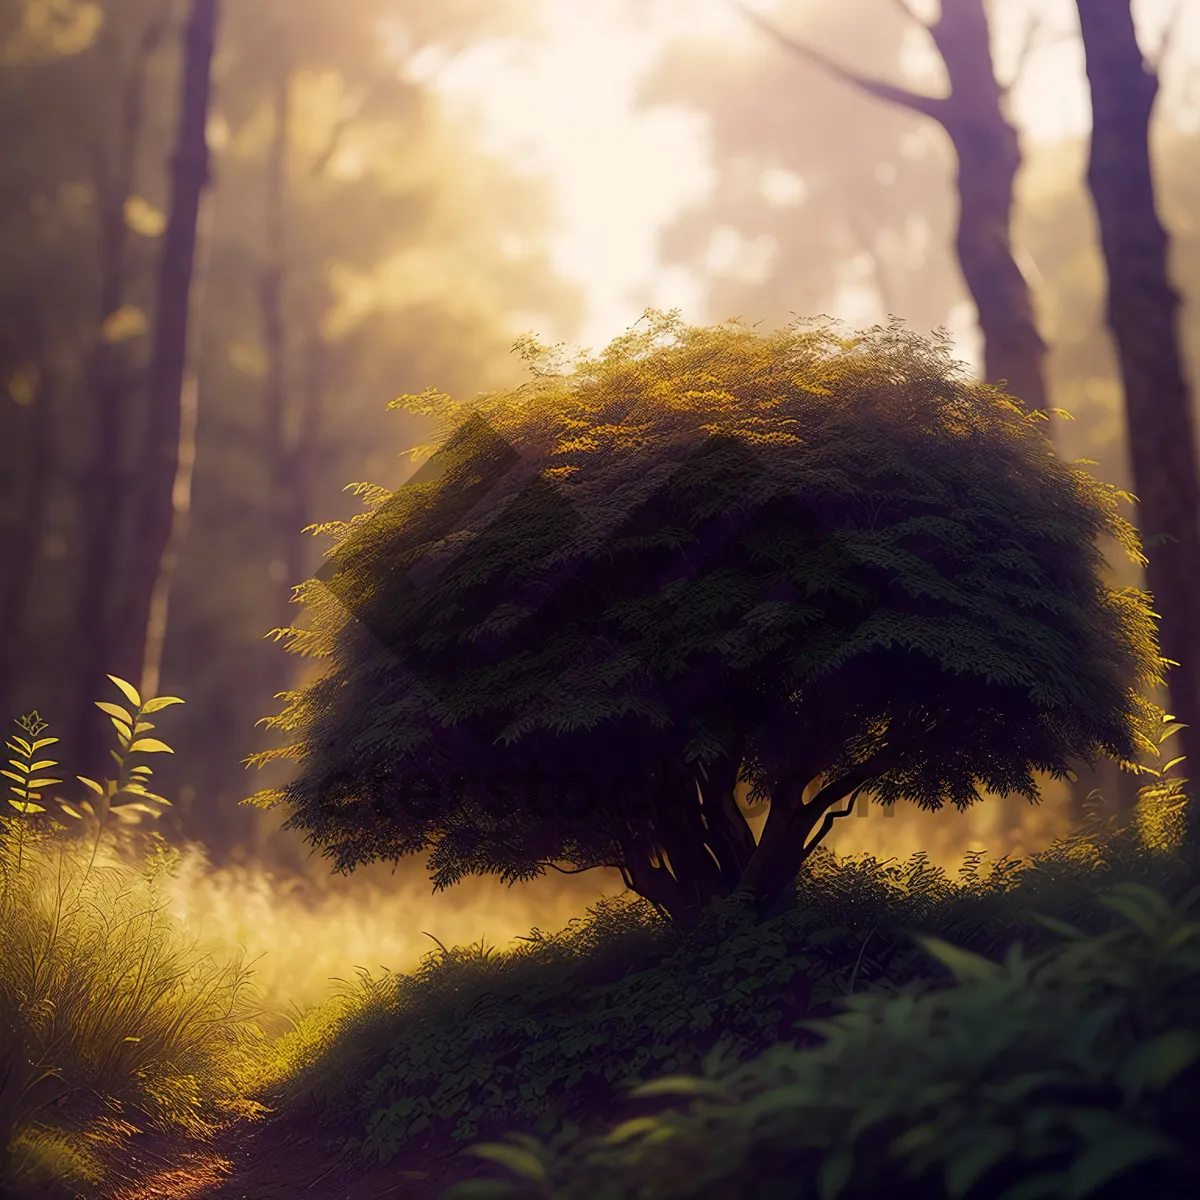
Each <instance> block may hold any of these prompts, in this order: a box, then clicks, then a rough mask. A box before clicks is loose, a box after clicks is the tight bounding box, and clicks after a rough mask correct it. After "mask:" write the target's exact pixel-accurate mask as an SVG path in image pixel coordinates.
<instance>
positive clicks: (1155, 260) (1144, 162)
mask: <svg viewBox="0 0 1200 1200" xmlns="http://www.w3.org/2000/svg"><path fill="white" fill-rule="evenodd" d="M1077 7H1078V9H1079V24H1080V29H1081V32H1082V34H1083V48H1084V56H1085V62H1086V67H1087V76H1088V82H1089V85H1090V88H1091V95H1092V138H1091V153H1090V157H1089V161H1088V172H1087V180H1088V187H1089V189H1090V190H1091V193H1092V200H1093V202H1094V205H1095V210H1096V217H1097V221H1098V224H1099V228H1100V243H1101V247H1102V249H1103V251H1104V260H1105V263H1106V266H1107V269H1108V304H1107V317H1108V325H1109V329H1110V330H1111V331H1112V336H1113V340H1114V341H1115V342H1116V347H1117V357H1118V360H1119V362H1120V365H1121V379H1122V383H1123V385H1124V391H1125V409H1126V413H1127V417H1128V427H1129V446H1130V459H1131V462H1132V466H1133V480H1134V488H1135V490H1136V491H1137V495H1138V523H1139V526H1140V528H1141V530H1142V535H1143V538H1144V540H1145V544H1146V557H1147V558H1148V559H1149V565H1148V566H1147V568H1146V580H1147V583H1148V585H1149V589H1150V591H1151V592H1152V593H1153V596H1154V603H1155V608H1156V610H1157V612H1158V613H1159V614H1160V618H1161V619H1160V625H1159V636H1160V640H1161V644H1162V653H1163V655H1164V656H1165V657H1166V658H1168V659H1171V660H1173V661H1174V662H1176V663H1178V664H1179V665H1178V666H1175V667H1173V668H1172V669H1171V671H1170V674H1169V677H1168V685H1169V687H1170V692H1171V706H1172V709H1173V710H1174V714H1175V716H1176V718H1177V719H1178V720H1179V721H1181V722H1183V723H1184V724H1185V725H1186V726H1187V728H1185V729H1184V730H1182V731H1181V733H1180V752H1181V753H1182V754H1184V755H1186V762H1185V763H1184V764H1183V771H1184V772H1185V773H1187V774H1191V771H1190V770H1188V765H1189V764H1190V765H1191V767H1192V768H1193V769H1195V768H1197V767H1198V766H1200V483H1198V480H1197V467H1196V446H1195V431H1194V429H1193V419H1192V410H1191V397H1190V395H1189V389H1188V385H1187V381H1186V379H1185V376H1184V370H1183V362H1182V355H1181V351H1180V344H1179V329H1178V307H1179V296H1178V294H1177V293H1176V291H1175V290H1174V288H1173V287H1172V286H1171V283H1170V281H1169V279H1168V276H1167V235H1166V232H1165V230H1164V229H1163V226H1162V223H1161V222H1160V221H1159V218H1158V214H1157V211H1156V207H1155V198H1154V184H1153V177H1152V173H1151V168H1150V151H1149V128H1150V118H1151V113H1152V111H1153V108H1154V101H1155V96H1156V94H1157V91H1158V80H1157V79H1156V77H1155V75H1154V73H1153V72H1152V71H1151V70H1149V69H1148V68H1147V66H1146V64H1145V63H1144V61H1143V58H1142V54H1141V51H1140V50H1139V48H1138V43H1137V37H1136V34H1135V29H1134V23H1133V16H1132V13H1131V12H1130V5H1129V0H1077ZM1189 832H1190V835H1191V837H1192V839H1193V841H1195V840H1196V837H1197V835H1198V833H1200V812H1198V811H1197V806H1196V805H1195V804H1194V803H1193V804H1191V805H1190V806H1189Z"/></svg>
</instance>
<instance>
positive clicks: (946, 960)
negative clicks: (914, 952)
mask: <svg viewBox="0 0 1200 1200" xmlns="http://www.w3.org/2000/svg"><path fill="white" fill-rule="evenodd" d="M917 941H918V942H919V943H920V944H921V946H922V947H923V948H924V950H925V952H926V954H929V955H930V956H932V957H933V958H936V959H937V960H938V962H940V963H941V964H942V966H944V967H947V968H949V970H950V971H951V972H952V973H953V975H954V978H955V979H957V980H958V981H959V982H960V983H967V982H969V981H972V980H983V979H995V978H996V976H997V975H1000V974H1001V973H1002V968H1001V966H1000V964H999V963H994V962H992V960H991V959H990V958H984V957H983V955H982V954H976V953H975V952H974V951H973V950H964V949H963V948H962V947H961V946H952V945H951V944H950V943H949V942H945V941H943V940H942V939H941V938H936V937H930V936H929V935H919V936H918V937H917Z"/></svg>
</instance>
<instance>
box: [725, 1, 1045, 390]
mask: <svg viewBox="0 0 1200 1200" xmlns="http://www.w3.org/2000/svg"><path fill="white" fill-rule="evenodd" d="M731 2H732V3H733V5H734V7H735V8H738V9H739V10H741V11H742V12H743V13H745V14H746V16H747V17H749V18H750V19H751V20H752V21H753V22H754V23H755V24H756V25H757V26H758V27H759V28H761V29H763V30H764V31H765V32H766V33H767V34H769V35H770V36H771V37H772V38H774V39H775V40H776V41H777V42H778V43H779V44H780V45H782V46H783V47H784V48H785V49H787V50H788V51H790V52H791V53H793V54H797V55H799V56H800V57H801V58H803V59H804V60H806V61H808V62H810V63H813V64H814V65H816V66H817V67H819V68H820V69H822V70H824V71H827V72H829V73H830V74H831V75H833V76H834V78H836V79H839V80H841V81H843V82H845V83H847V84H849V85H850V86H852V87H855V88H858V89H860V90H861V91H863V92H865V93H866V94H867V95H870V96H874V97H876V98H878V99H880V100H882V101H884V102H885V103H888V104H896V105H900V106H901V107H903V108H906V109H909V110H911V111H913V112H917V113H921V114H922V115H924V116H927V117H930V118H932V119H933V120H935V121H937V123H938V124H939V125H941V127H942V128H943V129H944V130H945V131H946V134H947V135H948V136H949V138H950V141H951V142H952V143H953V145H954V151H955V154H956V156H957V158H958V176H957V188H958V200H959V212H958V230H957V232H956V234H955V239H954V246H955V251H956V253H957V256H958V262H959V266H960V267H961V268H962V273H963V279H964V280H965V281H966V284H967V288H968V290H969V291H970V293H971V299H972V300H973V301H974V302H975V308H976V311H977V312H978V314H979V328H980V332H981V333H982V335H983V346H984V374H985V376H986V377H987V379H988V380H990V381H991V382H993V383H994V382H996V381H997V380H1001V379H1003V380H1006V381H1007V384H1008V387H1009V389H1010V390H1011V392H1012V393H1013V394H1014V395H1017V396H1020V397H1021V398H1022V399H1023V400H1024V401H1025V402H1026V403H1027V404H1029V405H1030V406H1031V407H1033V408H1037V409H1043V410H1044V409H1046V408H1048V407H1049V401H1048V398H1047V395H1046V381H1045V376H1044V372H1043V359H1044V358H1045V355H1046V346H1045V343H1044V342H1043V341H1042V338H1041V335H1040V334H1039V333H1038V328H1037V320H1036V317H1035V315H1034V311H1033V300H1032V296H1031V294H1030V289H1029V284H1028V283H1027V282H1026V280H1025V276H1024V275H1023V274H1022V273H1021V269H1020V267H1018V266H1017V262H1016V259H1015V257H1014V256H1013V249H1012V234H1011V225H1012V208H1013V188H1014V184H1015V181H1016V177H1017V172H1018V171H1019V170H1020V168H1021V147H1020V139H1019V137H1018V134H1017V130H1016V128H1015V127H1014V126H1013V124H1012V123H1011V122H1010V121H1009V120H1008V118H1007V116H1006V115H1005V111H1004V106H1005V103H1006V102H1007V97H1008V93H1009V91H1010V89H1011V86H1012V82H1011V81H1010V83H1009V84H1007V85H1005V84H1001V83H1000V82H999V81H998V80H997V79H996V73H995V68H994V66H993V64H992V49H991V38H990V35H989V31H988V20H987V14H986V12H985V10H984V2H983V0H943V3H942V5H941V14H940V16H939V17H938V19H937V20H936V21H932V22H930V23H928V24H925V23H924V22H920V21H918V19H917V17H916V16H915V15H914V14H913V13H912V11H911V10H908V16H909V17H910V18H911V19H912V20H913V21H917V23H918V24H922V25H923V26H924V28H925V29H927V30H928V32H929V36H930V37H931V38H932V40H933V42H934V44H935V45H936V46H937V50H938V53H939V54H940V55H941V58H942V61H943V62H944V63H945V65H946V72H947V74H948V76H949V80H950V91H949V94H948V95H946V96H928V95H925V94H923V93H921V92H914V91H912V90H911V89H909V88H904V87H900V86H898V85H896V84H891V83H887V82H885V81H884V80H880V79H874V78H872V77H870V76H868V75H864V74H862V73H861V72H858V71H856V70H854V69H852V68H849V67H845V66H843V65H841V64H840V63H838V62H835V61H834V60H833V59H831V58H829V57H828V56H826V55H824V54H822V53H820V52H819V51H818V50H816V49H814V48H813V47H811V46H809V45H808V44H807V43H805V42H803V41H799V40H797V39H795V38H791V37H788V36H786V35H785V34H783V33H782V32H781V31H780V30H778V29H776V28H775V26H773V25H771V24H770V23H769V22H767V21H765V20H764V19H763V18H762V17H760V16H758V15H757V14H756V13H755V12H754V11H753V10H752V9H750V8H748V7H747V6H746V5H744V4H742V3H741V2H740V0H731ZM902 7H905V8H907V5H903V4H902ZM1036 28H1037V27H1036V25H1034V26H1031V28H1030V37H1029V39H1028V40H1027V42H1026V48H1025V51H1023V53H1022V55H1021V58H1022V61H1023V60H1024V57H1025V54H1026V53H1028V49H1029V46H1030V44H1031V41H1032V36H1033V34H1034V32H1035V31H1036ZM1019 69H1020V68H1018V71H1019Z"/></svg>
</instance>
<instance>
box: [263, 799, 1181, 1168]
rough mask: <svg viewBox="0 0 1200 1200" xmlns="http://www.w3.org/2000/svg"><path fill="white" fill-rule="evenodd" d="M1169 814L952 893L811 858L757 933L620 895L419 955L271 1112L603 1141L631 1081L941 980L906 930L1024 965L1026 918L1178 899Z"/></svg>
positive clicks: (363, 1128) (742, 919)
mask: <svg viewBox="0 0 1200 1200" xmlns="http://www.w3.org/2000/svg"><path fill="white" fill-rule="evenodd" d="M1181 803H1182V797H1181V796H1180V795H1179V793H1178V792H1177V790H1175V788H1174V787H1173V786H1165V785H1164V786H1156V788H1151V789H1144V790H1143V798H1142V804H1141V806H1140V808H1139V813H1138V816H1137V820H1136V822H1135V824H1133V825H1131V826H1128V827H1126V828H1117V827H1116V826H1115V825H1113V824H1112V823H1111V822H1105V821H1103V820H1101V819H1099V818H1097V819H1094V820H1093V822H1092V823H1091V825H1090V827H1089V828H1087V829H1084V830H1082V831H1080V832H1079V833H1078V834H1076V835H1074V836H1073V837H1071V838H1068V839H1065V840H1063V841H1061V842H1058V843H1056V844H1055V845H1053V846H1052V847H1050V848H1049V849H1048V850H1047V851H1045V852H1044V853H1042V854H1041V855H1039V856H1037V857H1036V858H1034V859H1033V860H1032V861H1029V862H1013V861H1006V860H1002V861H1001V862H999V863H996V864H993V865H992V866H991V867H985V866H984V865H983V864H982V863H980V862H979V861H978V860H977V859H975V860H969V861H968V863H967V864H966V866H965V867H964V869H963V871H962V873H961V874H960V876H959V878H958V879H952V878H950V877H949V876H948V875H947V874H946V873H945V872H944V871H942V870H941V869H939V868H936V867H933V866H931V865H930V864H929V863H928V862H927V861H926V860H925V859H924V858H923V857H922V856H920V855H918V856H915V857H914V858H913V859H910V860H909V861H908V862H907V863H902V864H898V863H881V862H878V861H877V860H875V859H872V858H861V859H857V860H838V859H836V858H835V857H834V856H833V855H832V854H829V853H820V854H818V855H817V856H815V857H814V859H813V860H812V862H811V867H810V870H809V871H808V872H807V873H806V874H805V875H804V876H803V877H802V879H801V880H800V882H799V884H798V886H797V888H796V890H795V894H794V897H793V898H792V899H791V901H790V902H789V904H788V905H787V906H786V907H785V909H784V911H782V912H780V913H778V914H777V915H776V916H774V917H771V918H770V919H769V920H766V921H761V920H758V919H756V918H755V917H754V916H753V915H752V914H751V913H750V912H749V911H748V910H747V909H746V908H744V907H742V906H741V905H740V904H739V903H738V902H737V900H736V899H735V900H733V901H730V902H726V903H724V904H722V905H718V906H716V907H715V908H713V909H712V910H710V912H709V914H708V916H707V919H706V920H705V922H704V923H703V924H702V925H701V926H700V928H698V929H696V930H694V931H693V932H692V933H690V934H688V935H679V934H676V933H675V932H674V931H673V930H671V929H670V928H669V927H668V926H666V925H665V924H664V923H663V922H661V921H660V920H659V919H658V917H657V916H656V915H655V914H654V912H653V911H652V910H651V909H650V908H649V906H648V905H646V904H644V903H642V902H633V903H630V902H625V901H620V900H615V901H608V902H605V903H603V904H601V905H599V906H597V907H595V908H593V909H592V910H591V911H590V914H589V917H588V918H587V919H586V920H579V921H576V922H573V923H572V924H571V925H570V926H568V927H567V929H565V930H564V931H562V932H561V933H559V934H556V935H547V934H541V933H537V932H536V931H535V934H534V936H533V937H532V938H531V939H530V940H529V941H528V942H527V944H526V945H525V946H523V947H521V948H519V949H517V950H515V951H512V952H508V953H504V954H500V953H495V952H489V951H486V950H484V948H483V947H482V946H479V947H473V948H468V949H456V950H450V951H444V952H435V953H431V954H430V955H429V956H428V957H427V958H426V959H425V961H424V962H423V964H422V966H421V968H420V969H419V970H418V971H416V972H415V973H413V974H411V975H406V976H385V977H384V978H383V979H374V980H365V981H364V986H363V987H362V989H361V990H360V991H359V992H358V993H357V994H356V995H347V996H344V997H342V998H341V999H340V1001H339V1007H338V1009H337V1010H336V1012H335V1011H334V1010H333V1009H330V1010H327V1012H326V1019H325V1022H324V1024H323V1025H320V1026H319V1027H318V1025H317V1024H315V1023H314V1024H311V1025H310V1026H309V1028H308V1030H307V1031H305V1030H300V1031H298V1032H297V1033H296V1034H295V1035H294V1036H293V1040H292V1045H291V1048H290V1051H288V1053H289V1055H290V1057H289V1058H288V1062H289V1070H288V1071H281V1072H280V1073H279V1076H280V1077H278V1078H277V1079H276V1080H275V1084H274V1087H273V1088H272V1089H269V1091H270V1095H269V1096H264V1097H263V1098H264V1099H269V1100H270V1102H273V1103H276V1104H278V1105H280V1106H281V1107H282V1108H283V1109H284V1110H291V1111H303V1112H305V1113H307V1114H310V1115H315V1116H317V1117H319V1118H320V1119H321V1121H322V1122H323V1124H324V1125H325V1126H326V1127H327V1129H328V1130H329V1131H330V1134H331V1136H333V1135H336V1134H339V1133H340V1134H341V1135H343V1136H344V1137H345V1138H346V1139H348V1142H349V1143H350V1144H351V1145H357V1146H358V1147H359V1149H360V1151H361V1152H362V1153H364V1154H366V1155H368V1156H370V1157H373V1158H378V1159H381V1160H383V1161H386V1160H388V1159H389V1158H390V1157H392V1156H393V1155H395V1154H396V1153H397V1152H398V1151H400V1150H402V1149H403V1148H404V1147H406V1146H408V1145H410V1144H412V1143H414V1142H415V1143H417V1144H418V1145H421V1144H426V1143H429V1142H431V1141H441V1140H443V1139H449V1140H458V1141H468V1140H470V1139H472V1138H475V1137H477V1136H480V1135H484V1136H495V1135H496V1134H497V1133H499V1132H501V1131H502V1130H505V1129H512V1128H517V1129H519V1130H522V1131H524V1132H527V1133H528V1132H532V1133H540V1134H542V1135H544V1136H549V1134H550V1133H551V1132H552V1131H555V1130H563V1129H565V1130H567V1131H568V1132H569V1131H571V1130H572V1129H576V1128H578V1127H579V1126H580V1125H581V1124H582V1125H584V1126H585V1127H586V1126H588V1125H589V1122H590V1123H591V1125H592V1126H593V1127H594V1125H595V1122H596V1119H597V1118H598V1117H604V1116H606V1115H607V1116H610V1117H612V1116H616V1115H617V1114H618V1113H619V1112H620V1110H621V1105H622V1097H623V1096H624V1094H625V1092H626V1089H627V1088H628V1086H629V1085H630V1084H631V1083H636V1082H638V1081H644V1080H646V1079H648V1078H651V1077H653V1076H657V1075H662V1074H664V1073H676V1072H686V1071H695V1070H699V1069H700V1068H701V1066H702V1064H703V1063H704V1062H705V1061H707V1060H708V1058H709V1056H711V1055H712V1054H714V1053H715V1054H716V1055H717V1056H718V1058H719V1060H720V1061H723V1062H734V1063H737V1062H746V1061H750V1060H752V1059H753V1058H754V1056H755V1055H757V1054H759V1053H761V1052H762V1051H763V1050H764V1049H766V1048H768V1047H770V1046H772V1045H775V1044H785V1045H801V1046H803V1045H810V1046H811V1045H812V1044H814V1043H815V1042H816V1040H817V1039H816V1035H815V1034H814V1033H813V1031H812V1030H811V1029H809V1028H806V1027H804V1025H803V1022H804V1021H805V1019H806V1018H811V1017H814V1016H828V1015H831V1014H833V1013H835V1012H837V1011H838V1010H839V1009H840V1008H841V1007H842V1004H843V1002H844V1000H845V998H846V997H847V996H848V995H851V994H853V993H863V992H869V993H871V994H874V995H877V996H880V997H883V998H886V997H888V996H890V995H895V994H904V993H905V990H906V989H911V988H913V987H920V986H922V983H921V981H922V980H927V979H928V978H929V977H930V975H931V974H933V975H934V976H937V975H938V972H939V970H941V975H942V976H944V980H945V981H947V982H948V981H949V980H950V973H949V972H948V971H947V970H944V969H940V968H939V967H938V965H937V964H936V963H932V964H931V962H930V960H929V958H928V956H927V955H926V954H925V953H924V952H923V951H922V949H921V947H920V945H919V944H918V943H917V942H916V941H915V940H914V938H913V937H912V936H911V935H912V933H913V932H916V931H921V932H924V933H927V934H933V935H937V936H939V937H941V938H943V939H945V940H946V941H949V942H952V943H954V944H957V945H962V946H966V947H969V948H971V949H972V950H973V951H974V952H975V953H981V954H985V955H993V956H995V955H1000V956H1002V955H1003V953H1004V950H1005V948H1006V947H1007V946H1008V945H1010V944H1011V942H1012V941H1013V940H1014V939H1015V938H1017V937H1021V938H1023V939H1024V941H1025V943H1026V946H1027V948H1028V950H1029V952H1030V953H1032V954H1036V953H1041V952H1043V951H1045V950H1046V949H1047V948H1048V947H1049V946H1050V945H1051V944H1052V942H1053V938H1054V935H1053V934H1051V933H1050V932H1049V931H1048V930H1047V929H1046V927H1045V926H1044V925H1043V924H1040V923H1039V922H1038V920H1037V918H1036V914H1038V913H1047V912H1048V913H1052V914H1055V915H1057V916H1058V917H1059V919H1061V920H1068V921H1072V922H1077V923H1078V924H1079V925H1080V927H1081V928H1082V930H1083V931H1084V933H1085V934H1094V933H1098V932H1100V931H1101V930H1102V929H1103V927H1104V924H1105V921H1106V919H1107V917H1108V916H1109V915H1110V914H1109V913H1108V910H1107V909H1106V908H1104V906H1103V905H1102V904H1100V903H1099V901H1098V899H1097V888H1098V887H1102V886H1106V885H1111V884H1114V883H1120V882H1125V883H1130V882H1133V883H1136V882H1138V881H1150V882H1152V883H1153V884H1154V885H1155V887H1156V888H1158V889H1160V890H1161V891H1162V892H1163V893H1164V894H1165V895H1166V896H1168V897H1173V898H1177V897H1178V896H1180V895H1181V894H1182V892H1183V891H1185V890H1186V881H1187V878H1188V874H1189V870H1190V868H1189V864H1188V863H1186V862H1185V861H1184V860H1183V859H1182V858H1181V857H1179V855H1178V854H1176V853H1174V851H1173V847H1174V846H1175V845H1176V844H1177V842H1178V834H1179V819H1178V818H1179V806H1180V804H1181ZM281 1049H286V1047H283V1046H281ZM284 1076H286V1077H284Z"/></svg>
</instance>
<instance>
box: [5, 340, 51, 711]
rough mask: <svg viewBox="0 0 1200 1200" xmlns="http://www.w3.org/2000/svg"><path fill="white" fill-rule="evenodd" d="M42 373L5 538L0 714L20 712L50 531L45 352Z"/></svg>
mask: <svg viewBox="0 0 1200 1200" xmlns="http://www.w3.org/2000/svg"><path fill="white" fill-rule="evenodd" d="M37 358H38V363H39V368H38V378H37V382H36V384H35V386H34V389H33V394H32V397H31V399H30V403H29V407H28V410H27V412H25V413H23V414H22V415H23V416H24V418H25V420H24V421H23V422H22V424H24V425H26V426H27V429H26V436H25V443H26V447H27V449H26V451H25V453H24V455H23V460H24V461H23V462H22V463H21V467H20V478H19V480H18V481H16V496H15V501H16V502H15V504H14V505H13V511H12V516H11V524H12V530H11V535H10V536H9V537H6V538H5V544H4V564H5V569H4V571H3V572H0V719H2V720H7V719H8V717H10V716H15V715H16V714H15V713H14V712H13V711H12V706H13V704H14V703H15V701H16V694H15V693H16V681H17V677H18V674H19V673H20V672H19V668H20V667H21V666H22V662H21V660H22V658H23V649H22V647H23V645H24V639H23V636H22V634H23V631H24V628H25V617H26V614H27V612H28V611H29V601H30V584H31V582H32V580H33V573H34V569H35V566H36V563H37V558H38V551H39V548H40V546H41V541H42V537H43V535H44V533H45V525H46V521H45V512H46V496H47V489H48V484H49V481H50V473H51V470H52V467H53V463H54V450H55V445H54V423H53V422H54V414H53V408H52V406H53V403H54V394H55V389H56V377H55V372H54V370H53V367H52V366H51V365H50V363H49V362H48V361H47V355H46V354H45V352H44V351H43V352H42V353H39V354H38V356H37Z"/></svg>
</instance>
